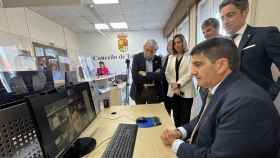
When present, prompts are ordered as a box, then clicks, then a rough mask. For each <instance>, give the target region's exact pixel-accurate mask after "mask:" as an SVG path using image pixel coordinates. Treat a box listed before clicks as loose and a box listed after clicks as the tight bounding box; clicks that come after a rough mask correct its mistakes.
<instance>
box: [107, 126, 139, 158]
mask: <svg viewBox="0 0 280 158" xmlns="http://www.w3.org/2000/svg"><path fill="white" fill-rule="evenodd" d="M137 130H138V127H137V125H135V124H122V123H121V124H119V126H118V128H117V130H116V131H115V134H114V136H113V137H112V140H111V142H110V144H109V145H108V146H107V148H106V150H105V152H104V154H103V155H102V158H132V155H133V149H134V144H135V140H136V135H137Z"/></svg>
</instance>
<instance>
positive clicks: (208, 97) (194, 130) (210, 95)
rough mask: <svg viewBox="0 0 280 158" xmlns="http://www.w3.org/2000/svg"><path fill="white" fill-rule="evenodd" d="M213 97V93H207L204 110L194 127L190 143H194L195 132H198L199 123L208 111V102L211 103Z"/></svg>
mask: <svg viewBox="0 0 280 158" xmlns="http://www.w3.org/2000/svg"><path fill="white" fill-rule="evenodd" d="M212 97H213V95H212V94H211V93H210V92H209V93H208V95H207V99H206V104H205V106H204V108H203V111H202V113H201V115H200V117H199V120H198V122H197V124H196V125H195V127H194V129H193V131H192V134H191V137H190V139H189V142H190V144H193V141H194V140H193V139H194V135H195V134H196V133H197V131H198V126H199V123H200V121H201V118H202V117H203V116H204V114H205V111H206V109H207V107H208V104H209V103H210V101H211V100H212Z"/></svg>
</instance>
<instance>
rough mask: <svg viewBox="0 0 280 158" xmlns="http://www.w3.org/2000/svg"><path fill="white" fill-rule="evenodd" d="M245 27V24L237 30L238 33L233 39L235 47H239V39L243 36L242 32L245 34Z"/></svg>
mask: <svg viewBox="0 0 280 158" xmlns="http://www.w3.org/2000/svg"><path fill="white" fill-rule="evenodd" d="M246 27H247V24H245V25H243V26H242V27H241V28H240V30H238V31H237V32H236V33H235V34H237V36H236V37H235V38H234V43H235V45H236V47H238V46H239V44H240V41H241V38H242V36H243V34H244V32H245V29H246Z"/></svg>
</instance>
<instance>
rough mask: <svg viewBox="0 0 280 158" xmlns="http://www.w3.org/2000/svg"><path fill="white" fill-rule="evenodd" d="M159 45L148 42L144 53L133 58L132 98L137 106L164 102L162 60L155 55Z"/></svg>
mask: <svg viewBox="0 0 280 158" xmlns="http://www.w3.org/2000/svg"><path fill="white" fill-rule="evenodd" d="M157 49H158V45H157V43H156V41H155V40H153V39H150V40H147V41H146V42H145V44H144V52H141V53H138V54H136V55H134V57H133V63H132V70H131V71H132V80H133V81H132V85H131V89H130V96H131V98H132V99H134V101H135V103H136V104H152V103H159V102H161V100H162V91H161V88H162V84H161V83H162V65H161V58H160V57H159V56H157V55H155V53H156V50H157Z"/></svg>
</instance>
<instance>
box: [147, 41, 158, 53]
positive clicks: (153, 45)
mask: <svg viewBox="0 0 280 158" xmlns="http://www.w3.org/2000/svg"><path fill="white" fill-rule="evenodd" d="M145 45H149V46H151V47H153V48H154V50H155V51H157V50H158V44H157V42H156V40H154V39H148V40H147V41H146V42H145V44H144V46H145Z"/></svg>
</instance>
